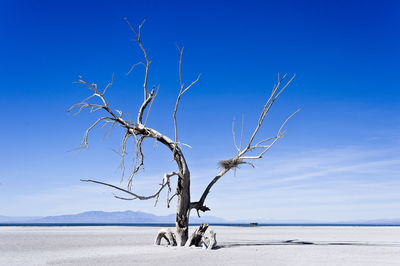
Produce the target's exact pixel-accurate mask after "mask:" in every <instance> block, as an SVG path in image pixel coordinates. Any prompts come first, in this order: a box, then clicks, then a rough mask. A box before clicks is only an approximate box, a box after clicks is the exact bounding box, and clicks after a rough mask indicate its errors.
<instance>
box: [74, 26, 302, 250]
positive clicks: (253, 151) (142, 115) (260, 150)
mask: <svg viewBox="0 0 400 266" xmlns="http://www.w3.org/2000/svg"><path fill="white" fill-rule="evenodd" d="M125 20H126V22H127V23H128V25H129V27H130V28H131V30H132V32H133V34H134V36H135V40H136V42H137V44H138V46H139V48H140V50H141V51H142V53H143V57H144V61H141V62H138V63H136V64H134V65H133V66H132V67H131V69H130V70H129V72H128V74H129V73H130V72H131V71H132V70H133V69H134V68H135V67H137V66H143V67H144V68H145V75H144V81H143V102H142V103H141V105H140V107H139V110H138V113H137V119H136V121H127V120H126V119H125V118H124V117H123V113H122V112H121V111H119V110H115V111H114V110H113V109H112V108H110V106H109V103H108V101H107V100H106V92H107V90H108V89H109V88H110V87H111V86H112V85H113V80H114V75H113V77H112V79H111V82H110V83H108V85H107V86H105V88H104V89H102V90H100V89H99V88H98V86H97V84H95V83H90V82H87V81H85V80H84V79H83V78H82V77H80V79H79V80H78V81H76V83H79V84H83V85H85V86H87V88H88V89H89V90H91V91H92V94H91V95H90V96H89V97H87V98H86V99H84V100H83V101H81V102H79V103H77V104H74V105H72V106H71V107H70V108H69V109H68V111H69V112H70V111H72V110H75V109H76V110H77V112H76V113H80V112H81V111H82V110H84V109H89V110H90V113H94V112H97V111H103V112H104V113H105V115H104V116H101V117H99V118H98V119H97V120H96V121H95V122H94V123H93V124H92V125H90V127H89V128H88V129H87V130H86V132H85V134H84V137H83V141H82V144H81V146H82V148H85V147H87V146H88V136H89V133H90V132H91V130H92V129H94V128H95V127H96V126H97V125H98V124H99V123H100V122H104V125H109V127H110V130H112V128H113V127H114V126H115V125H119V126H120V127H121V128H122V129H123V131H124V135H123V137H122V141H121V143H122V144H121V145H122V152H121V169H122V174H124V171H125V166H124V161H125V154H126V145H127V141H128V140H129V139H133V140H134V143H135V156H136V165H135V166H134V168H133V170H132V172H131V173H130V175H129V178H128V179H127V187H126V188H122V187H119V186H116V185H113V184H109V183H105V182H101V181H97V180H92V179H87V180H82V181H84V182H93V183H97V184H101V185H105V186H109V187H112V188H114V189H116V190H118V191H120V192H123V193H124V194H125V195H126V196H124V197H122V196H117V195H115V197H116V198H118V199H122V200H135V199H138V200H149V199H155V201H156V204H157V202H158V199H159V197H160V194H161V192H163V191H164V190H165V191H166V194H167V197H166V201H167V206H168V207H169V205H170V202H171V200H172V199H173V198H174V197H177V210H176V232H177V235H178V244H179V245H181V246H184V245H185V244H186V245H191V243H192V241H195V242H196V243H199V236H202V235H203V234H204V231H205V230H206V229H207V226H203V227H200V228H199V230H196V232H195V233H194V234H193V235H192V237H191V239H190V240H189V241H188V226H189V215H190V211H191V210H193V209H194V210H196V211H197V214H198V215H199V216H200V213H199V212H200V211H201V212H206V211H209V210H210V208H209V207H208V206H206V205H205V201H206V198H207V196H208V194H209V192H210V190H211V188H212V187H213V186H214V184H215V183H216V182H217V181H218V180H219V179H220V178H221V177H222V176H224V175H225V174H226V173H227V172H229V171H230V170H232V169H236V168H237V167H238V166H239V165H242V164H247V165H250V166H252V167H254V165H253V163H252V161H254V160H257V159H261V158H262V157H263V155H264V154H265V153H266V152H267V151H268V150H269V149H270V148H271V147H272V146H273V145H274V144H275V143H276V142H277V141H278V140H279V139H280V138H282V137H283V133H284V131H283V128H284V126H285V124H286V123H287V121H288V120H289V119H290V118H291V117H292V116H293V115H294V114H295V113H297V112H298V111H296V112H294V113H293V114H291V115H290V116H289V117H288V118H287V119H286V120H285V121H284V122H283V123H282V125H281V127H280V128H279V129H278V131H277V132H276V134H274V136H272V137H270V138H265V139H261V140H258V141H255V139H256V137H257V134H258V132H259V130H260V128H261V126H262V124H263V122H264V119H265V117H266V116H267V115H268V113H269V111H270V109H271V107H272V105H273V104H274V103H275V101H276V100H277V99H278V97H279V96H280V95H281V94H282V92H283V91H284V90H285V89H286V88H287V87H288V86H289V84H290V83H291V82H292V81H293V79H294V77H295V75H293V76H291V77H287V75H284V76H282V77H279V75H278V81H277V83H276V84H275V85H274V87H273V89H272V92H271V94H270V96H269V98H268V99H266V102H265V104H264V106H263V109H262V111H261V113H260V116H259V118H258V123H257V125H256V126H255V128H254V131H253V132H252V135H251V137H250V138H249V140H248V141H246V142H243V125H242V132H241V137H240V143H239V145H238V143H237V140H236V134H235V131H234V128H235V127H234V123H232V133H233V142H234V146H235V148H236V151H237V152H236V154H235V155H233V156H232V157H231V158H229V159H226V160H222V161H220V162H219V163H218V164H219V166H220V171H219V173H218V174H217V175H216V176H215V177H214V178H213V179H212V180H211V182H210V183H209V184H208V185H207V187H206V188H205V189H204V192H203V193H202V195H201V197H200V199H199V200H198V201H191V197H190V171H189V167H188V165H187V163H186V160H185V157H184V154H183V152H182V145H185V144H183V143H181V142H180V141H179V138H178V123H177V112H178V107H179V103H180V100H181V98H182V95H183V94H184V93H185V92H187V91H188V90H189V89H190V88H192V87H193V86H194V85H195V84H196V83H197V82H198V81H199V79H200V75H198V76H197V78H196V79H195V80H194V81H192V82H191V83H189V85H187V86H185V84H184V82H183V81H182V56H183V48H179V47H178V50H179V68H178V74H179V82H180V88H179V93H178V97H177V99H176V102H175V108H174V111H173V123H174V132H175V134H174V138H173V139H172V138H169V137H168V136H166V135H165V134H163V133H161V132H159V131H157V130H156V129H153V128H150V127H148V126H147V125H146V124H147V119H148V117H149V113H150V110H151V106H152V104H153V101H154V99H155V98H156V96H157V92H158V87H155V86H153V87H152V88H151V89H149V86H148V77H149V68H150V64H151V61H150V59H149V56H148V53H147V51H146V49H145V48H144V47H143V45H142V41H141V30H142V27H143V23H144V21H143V22H142V24H140V25H139V27H138V28H137V29H135V28H134V27H132V25H131V24H130V23H129V21H128V20H127V19H125ZM95 100H97V101H95ZM148 138H152V139H155V140H156V141H158V142H160V143H162V144H163V145H165V146H166V147H167V148H168V149H169V150H170V151H171V153H172V157H173V160H174V161H175V163H176V166H177V170H176V171H174V172H171V173H165V174H164V176H163V178H162V180H161V183H160V187H159V188H158V189H157V190H156V191H155V192H154V193H153V194H152V195H140V194H137V193H136V192H132V182H133V177H134V175H135V174H136V173H137V172H138V171H139V170H140V169H141V168H143V166H144V154H143V151H142V145H143V142H144V140H145V139H148ZM175 176H176V178H177V184H176V190H175V192H174V193H172V194H171V192H172V188H171V183H172V182H171V179H172V178H173V177H175ZM162 238H165V239H167V240H168V243H176V240H175V236H174V234H173V233H172V232H170V231H168V230H161V231H160V232H159V235H158V237H157V239H156V243H158V244H159V243H160V241H161V239H162ZM210 239H211V240H210V241H209V242H208V244H209V246H215V241H216V240H215V233H213V232H212V233H211V238H210ZM187 242H189V243H187ZM211 242H214V243H211ZM203 244H204V243H203ZM208 244H207V243H206V244H205V245H208Z"/></svg>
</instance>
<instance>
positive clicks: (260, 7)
mask: <svg viewBox="0 0 400 266" xmlns="http://www.w3.org/2000/svg"><path fill="white" fill-rule="evenodd" d="M0 10H1V11H0V20H1V23H0V25H1V26H0V33H1V36H2V42H1V43H0V48H1V49H0V73H1V80H2V81H1V83H0V84H1V85H0V90H1V97H0V104H1V106H2V113H3V116H2V123H1V133H0V134H1V138H0V147H1V149H0V162H1V167H0V202H1V203H0V215H9V216H17V215H18V216H24V215H56V214H63V213H77V212H81V211H88V210H105V211H113V210H127V209H131V210H141V211H146V212H152V213H159V214H168V213H173V212H174V208H173V207H172V209H166V208H165V204H164V202H162V201H161V202H160V203H159V205H158V206H157V207H153V204H154V202H139V201H133V202H125V201H119V200H116V199H114V198H113V197H112V192H113V191H112V190H110V189H108V188H105V187H101V186H96V185H94V184H92V185H91V184H86V183H81V182H79V179H81V178H93V179H99V180H104V181H109V182H114V183H117V184H118V182H119V179H120V177H121V174H120V172H118V171H116V168H117V166H118V164H119V157H118V155H116V154H115V153H114V152H113V151H112V149H118V148H119V145H120V141H121V137H122V134H123V132H122V131H121V130H118V129H115V130H114V131H113V133H112V134H111V136H110V137H109V138H108V139H106V140H104V141H102V138H103V135H104V130H101V129H99V130H97V131H95V132H94V134H93V135H91V137H90V143H89V146H90V147H89V149H88V150H85V151H82V152H69V151H70V150H71V149H73V148H75V147H77V146H78V145H79V143H80V141H81V139H82V136H83V133H84V131H85V129H86V128H87V127H88V126H89V124H90V122H93V121H95V120H96V115H93V114H92V115H89V114H87V113H82V114H80V115H77V116H71V115H70V114H67V113H65V112H64V110H66V109H68V107H69V106H70V105H72V104H73V103H77V102H78V101H80V100H82V99H83V98H85V97H86V96H88V95H89V91H88V90H87V89H86V88H84V87H81V86H79V85H76V84H72V82H73V81H74V80H77V79H78V76H79V75H82V76H83V77H85V78H86V79H87V80H90V81H93V82H96V83H97V84H99V86H104V85H105V84H107V82H108V81H109V80H110V79H111V76H112V73H113V72H114V73H115V85H114V86H113V87H112V88H111V89H110V90H109V94H108V99H109V101H110V103H111V105H112V107H113V108H115V109H120V110H123V111H124V112H125V113H130V114H131V115H132V116H135V114H136V112H137V109H138V107H139V104H140V103H141V97H142V90H141V84H142V77H143V71H142V70H141V69H137V70H135V71H134V72H133V73H132V74H131V75H129V76H126V75H125V73H126V72H127V71H128V70H129V68H130V66H131V65H132V64H134V63H136V62H138V61H140V60H142V58H141V53H140V51H139V50H138V48H137V46H136V44H135V43H134V42H133V41H132V37H133V36H132V32H131V31H130V30H129V27H128V26H127V24H126V23H125V22H124V20H123V18H124V17H127V18H129V19H130V21H131V23H132V24H134V25H138V24H139V23H140V22H141V21H142V20H143V19H146V23H145V25H144V27H143V45H144V46H145V47H146V49H147V50H148V52H149V56H150V59H151V60H152V66H151V67H152V68H151V72H150V80H149V83H150V84H151V85H158V84H159V85H160V91H159V95H158V97H157V99H156V101H155V103H154V105H153V107H152V112H151V115H150V118H149V126H151V127H154V128H156V129H158V130H160V131H162V132H165V134H167V135H170V136H173V120H172V112H173V107H174V102H175V99H176V96H177V93H178V90H179V79H178V59H179V53H178V51H177V48H176V44H178V45H180V46H185V52H184V58H183V79H184V80H185V81H186V82H190V81H192V80H193V79H195V78H196V76H197V74H198V73H202V76H201V79H200V82H199V83H198V84H197V85H196V86H194V87H193V88H192V89H191V90H190V91H189V92H188V93H187V94H185V95H184V96H183V98H182V104H181V105H180V109H179V113H178V119H179V130H180V133H179V134H180V138H181V140H182V141H183V142H185V143H188V144H190V145H191V146H192V147H193V149H185V154H186V157H187V160H188V161H189V166H190V167H191V173H192V198H193V200H196V199H198V197H199V195H200V194H201V192H202V189H204V188H205V186H206V185H207V184H208V182H209V181H210V180H211V179H212V178H213V176H214V175H215V174H216V173H217V172H218V167H217V161H218V160H221V159H225V158H229V157H231V156H232V155H234V152H235V150H234V146H233V142H232V134H231V123H232V119H233V118H234V117H236V118H237V120H240V118H241V117H242V115H243V116H244V121H245V131H244V136H245V138H246V136H247V137H248V135H249V134H250V133H251V132H252V130H253V128H254V126H255V124H256V122H257V118H258V114H259V112H260V110H261V108H262V105H263V103H264V100H265V98H266V95H267V94H268V93H269V92H270V90H271V89H272V86H273V84H274V83H275V82H276V79H277V74H278V73H286V72H287V73H296V75H297V77H296V79H295V80H294V82H293V84H292V85H291V86H290V87H289V89H288V90H287V91H286V92H285V94H284V95H282V97H281V98H280V100H279V101H278V102H277V104H276V105H274V109H273V110H272V112H271V114H270V116H269V117H268V119H267V120H266V121H265V124H264V126H263V128H262V130H261V131H260V138H261V137H263V136H264V137H268V136H272V135H273V134H274V133H275V131H276V130H277V128H279V126H280V123H281V122H282V121H283V120H284V119H285V117H287V116H288V115H289V114H290V113H292V112H293V111H295V110H296V109H298V108H301V112H300V113H298V114H297V115H296V116H295V117H294V118H293V119H292V120H291V121H290V122H289V123H288V125H287V129H288V132H287V134H286V136H285V138H283V139H282V140H281V141H280V142H279V143H278V144H277V145H276V146H274V147H273V149H272V150H270V151H269V152H268V154H266V156H264V158H263V159H262V160H259V161H256V162H255V164H256V166H257V168H256V169H250V168H246V167H241V169H239V170H238V171H237V172H236V175H234V174H233V173H231V174H228V175H226V176H224V178H223V179H221V180H220V182H219V183H217V184H216V186H215V187H214V188H213V190H212V193H211V194H210V195H209V197H208V200H207V205H208V206H210V208H211V209H212V212H210V213H209V214H210V215H215V216H220V217H224V218H227V219H246V218H264V219H309V220H322V221H338V220H353V219H376V218H398V217H399V213H400V193H398V191H399V190H400V174H399V173H400V150H399V144H400V133H399V130H400V126H399V122H400V118H399V115H398V114H399V111H400V107H399V106H400V105H399V102H400V92H399V85H398V81H397V77H398V76H399V72H400V68H399V63H398V62H400V48H399V47H400V41H399V38H400V37H399V36H400V32H399V31H400V30H399V29H400V18H399V15H398V14H399V11H400V4H399V3H398V2H397V1H368V3H367V2H365V1H279V2H278V1H245V2H244V1H243V2H235V1H218V2H217V3H215V2H214V1H201V2H194V1H193V2H192V1H168V2H167V1H112V2H111V1H84V2H83V3H82V2H78V1H76V2H75V1H57V2H55V1H2V2H1V6H0ZM237 131H238V130H237ZM154 146H155V145H154V143H153V142H151V141H149V142H148V143H146V147H145V148H146V150H145V152H146V159H145V160H146V161H145V164H146V166H145V171H144V172H141V173H140V174H139V175H138V176H137V178H136V181H135V182H136V183H135V186H134V188H133V189H134V191H138V192H143V193H151V192H153V191H154V189H155V188H156V187H157V185H158V184H159V182H160V180H161V176H162V174H163V173H164V172H166V171H169V170H173V169H174V165H173V163H172V162H171V156H170V154H169V153H168V151H166V150H165V149H164V148H163V147H160V146H157V147H154ZM132 148H133V147H130V149H132ZM130 154H132V152H131V153H130ZM129 160H130V159H128V161H127V164H128V165H129V164H130V161H129Z"/></svg>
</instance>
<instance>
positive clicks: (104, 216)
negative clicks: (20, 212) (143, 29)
mask: <svg viewBox="0 0 400 266" xmlns="http://www.w3.org/2000/svg"><path fill="white" fill-rule="evenodd" d="M249 222H258V223H259V224H358V225H377V224H379V225H400V219H377V220H355V221H342V222H316V221H308V220H264V219H252V220H237V221H228V220H225V219H222V218H219V217H215V216H207V215H205V216H202V217H201V218H198V217H197V216H191V217H190V223H193V224H199V223H212V224H238V223H240V224H247V223H249ZM0 223H3V224H4V223H15V224H21V223H28V224H79V223H89V224H140V223H150V224H151V223H154V224H174V223H175V214H170V215H166V216H157V215H154V214H151V213H145V212H139V211H137V212H135V211H122V212H121V211H119V212H103V211H88V212H82V213H78V214H70V215H57V216H46V217H9V216H0Z"/></svg>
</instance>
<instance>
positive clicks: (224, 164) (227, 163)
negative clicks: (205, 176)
mask: <svg viewBox="0 0 400 266" xmlns="http://www.w3.org/2000/svg"><path fill="white" fill-rule="evenodd" d="M242 163H243V160H242V159H240V158H233V159H228V160H222V161H219V162H218V165H219V167H221V168H222V169H226V170H229V169H231V168H237V167H239V165H240V164H242Z"/></svg>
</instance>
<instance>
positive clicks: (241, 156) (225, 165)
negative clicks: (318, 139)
mask: <svg viewBox="0 0 400 266" xmlns="http://www.w3.org/2000/svg"><path fill="white" fill-rule="evenodd" d="M286 76H287V75H286V74H285V75H284V76H283V77H282V78H279V75H278V83H277V84H276V85H274V88H273V89H272V93H271V96H270V97H269V99H268V100H267V102H266V103H265V105H264V107H263V110H262V111H261V113H260V116H259V119H258V123H257V126H256V127H255V129H254V131H253V134H252V135H251V137H250V139H249V141H248V143H247V145H246V146H245V148H244V149H243V150H241V146H242V145H241V143H242V138H243V127H244V122H243V119H242V132H241V140H240V147H238V146H237V144H236V138H235V132H234V123H233V125H232V134H233V136H234V145H235V148H236V149H237V150H238V154H237V155H236V156H234V157H232V158H230V159H227V160H223V161H220V162H219V165H220V166H221V168H222V169H221V171H220V172H219V173H218V174H217V175H216V176H215V177H214V178H213V179H212V180H211V182H210V183H209V184H208V186H207V187H206V189H205V190H204V192H203V194H202V195H201V198H200V200H199V201H197V202H192V203H191V209H196V210H197V212H199V210H201V211H203V212H204V211H208V210H209V208H208V207H207V206H205V205H204V202H205V200H206V198H207V196H208V194H209V193H210V190H211V188H212V187H213V185H214V184H215V183H216V182H217V181H218V180H219V179H220V178H221V177H222V176H224V175H225V174H226V173H227V172H229V170H231V169H236V168H238V167H239V165H240V164H248V165H250V166H252V167H254V164H253V163H251V162H248V161H245V160H255V159H260V158H262V156H263V155H264V154H265V153H266V152H267V151H268V150H269V149H270V148H271V147H272V146H273V145H274V144H275V143H276V142H277V141H278V139H280V138H282V137H283V132H282V129H283V127H284V126H285V125H286V123H287V122H288V121H289V119H290V118H292V117H293V116H294V115H295V114H296V113H297V112H298V111H299V110H297V111H295V112H294V113H293V114H291V115H290V116H289V117H288V118H287V119H286V120H285V121H284V122H283V123H282V125H281V127H280V128H279V130H278V132H277V134H276V136H274V137H271V138H267V139H264V140H261V141H259V142H258V143H257V144H255V145H253V144H252V142H253V140H254V138H255V137H256V135H257V133H258V131H259V129H260V127H261V125H262V124H263V122H264V119H265V117H266V116H267V114H268V113H269V110H270V109H271V106H272V105H273V104H274V102H275V101H276V100H277V99H278V97H279V95H280V94H281V93H282V92H283V91H284V90H285V89H286V88H287V87H288V86H289V84H290V83H291V82H292V81H293V79H294V77H295V75H293V76H292V77H291V78H290V79H289V81H287V82H286V83H285V85H283V87H282V88H280V86H281V84H282V81H283V80H284V79H285V78H286ZM268 141H272V142H271V143H270V144H269V145H263V144H264V143H266V142H268ZM255 149H262V151H261V152H259V153H258V155H255V156H246V154H247V153H248V152H250V151H253V150H255ZM198 215H199V213H198Z"/></svg>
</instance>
